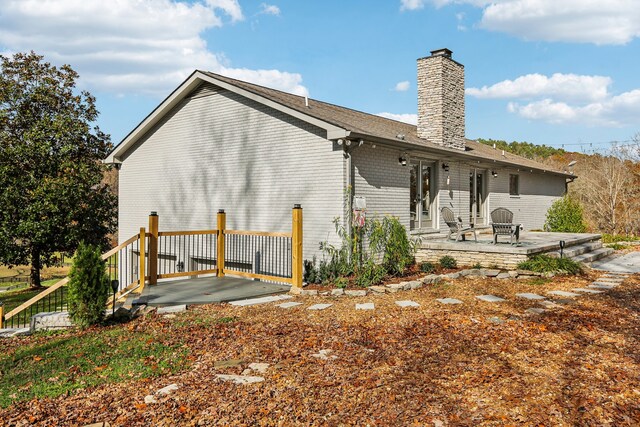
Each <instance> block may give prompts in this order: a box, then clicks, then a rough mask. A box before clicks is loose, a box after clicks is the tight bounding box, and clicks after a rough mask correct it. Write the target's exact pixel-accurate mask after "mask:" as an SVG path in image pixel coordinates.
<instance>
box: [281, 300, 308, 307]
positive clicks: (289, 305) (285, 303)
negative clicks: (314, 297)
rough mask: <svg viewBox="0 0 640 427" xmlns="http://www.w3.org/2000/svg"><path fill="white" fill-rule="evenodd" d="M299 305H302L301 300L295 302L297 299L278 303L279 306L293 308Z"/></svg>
mask: <svg viewBox="0 0 640 427" xmlns="http://www.w3.org/2000/svg"><path fill="white" fill-rule="evenodd" d="M298 305H302V303H301V302H295V301H289V302H283V303H282V304H278V307H280V308H291V307H296V306H298Z"/></svg>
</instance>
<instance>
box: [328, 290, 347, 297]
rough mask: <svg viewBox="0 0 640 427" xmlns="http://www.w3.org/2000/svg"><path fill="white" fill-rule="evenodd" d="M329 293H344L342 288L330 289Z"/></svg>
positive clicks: (336, 294) (335, 294) (335, 295)
mask: <svg viewBox="0 0 640 427" xmlns="http://www.w3.org/2000/svg"><path fill="white" fill-rule="evenodd" d="M331 295H332V296H334V297H339V296H340V295H344V289H341V288H338V289H331Z"/></svg>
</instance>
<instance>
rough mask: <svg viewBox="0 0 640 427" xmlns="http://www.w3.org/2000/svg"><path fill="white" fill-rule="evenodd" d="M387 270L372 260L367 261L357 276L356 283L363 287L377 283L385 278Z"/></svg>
mask: <svg viewBox="0 0 640 427" xmlns="http://www.w3.org/2000/svg"><path fill="white" fill-rule="evenodd" d="M385 274H386V271H385V269H384V267H383V266H382V265H379V264H376V263H375V262H373V261H372V260H368V261H367V262H365V263H364V264H363V265H362V267H361V268H360V269H359V270H358V273H357V274H356V276H355V279H356V280H355V282H356V285H358V286H361V287H363V288H366V287H369V286H371V285H376V284H378V283H380V282H381V281H382V279H384V276H385Z"/></svg>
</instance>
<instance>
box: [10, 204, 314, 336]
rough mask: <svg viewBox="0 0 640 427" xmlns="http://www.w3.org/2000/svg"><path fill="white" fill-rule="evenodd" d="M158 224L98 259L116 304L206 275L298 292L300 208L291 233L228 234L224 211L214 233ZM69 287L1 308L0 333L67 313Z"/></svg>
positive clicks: (154, 217)
mask: <svg viewBox="0 0 640 427" xmlns="http://www.w3.org/2000/svg"><path fill="white" fill-rule="evenodd" d="M158 222H159V221H158V215H157V214H156V213H155V212H152V213H151V215H150V216H149V232H147V230H146V229H145V228H144V227H142V228H140V233H138V234H136V235H134V236H132V237H131V238H129V239H127V240H126V241H124V242H122V243H121V244H120V245H118V246H116V247H115V248H113V249H111V250H110V251H108V252H106V253H105V254H103V255H102V259H103V260H104V261H105V265H106V269H107V274H108V275H109V278H110V279H111V280H112V281H115V280H117V283H118V287H117V290H116V292H115V299H116V300H119V299H122V298H124V297H125V296H127V295H129V294H130V293H131V292H137V293H142V291H143V290H144V287H145V285H146V284H147V283H148V284H149V285H155V284H157V281H158V279H169V278H176V277H193V276H198V275H206V274H216V275H217V276H225V275H226V274H230V275H235V276H241V277H246V278H253V279H258V280H267V281H274V282H281V283H288V284H291V285H292V286H294V287H297V288H301V287H302V208H301V207H300V205H295V206H294V208H293V212H292V226H291V232H290V233H289V232H265V231H244V230H227V229H226V213H225V212H224V210H220V211H218V215H217V228H216V229H214V230H196V231H162V232H160V231H158ZM68 281H69V279H68V278H64V279H62V280H60V281H59V282H57V283H56V284H54V285H53V286H50V287H48V288H47V289H46V290H44V291H42V292H41V293H39V294H38V295H36V296H34V297H33V298H31V299H30V300H28V301H26V302H25V303H23V304H21V305H20V306H19V307H16V308H15V309H13V310H11V311H10V312H9V313H7V314H6V315H3V309H2V306H0V328H2V327H4V324H11V326H14V325H18V326H21V325H25V324H28V323H29V321H30V318H31V316H32V315H33V314H36V313H38V312H41V311H59V310H60V309H64V308H66V298H65V295H64V287H65V286H66V285H67V282H68ZM52 297H53V305H52V303H51V298H52ZM109 300H110V303H111V301H112V299H111V298H110V299H109ZM45 301H46V303H45ZM39 307H40V308H42V310H41V311H38V310H39Z"/></svg>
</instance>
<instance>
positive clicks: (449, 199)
mask: <svg viewBox="0 0 640 427" xmlns="http://www.w3.org/2000/svg"><path fill="white" fill-rule="evenodd" d="M443 163H446V164H447V165H449V171H445V170H443V169H442V164H443ZM436 168H437V169H438V172H439V174H438V180H437V181H436V182H437V183H438V188H439V189H440V191H439V206H438V210H439V209H442V208H444V207H447V208H449V209H451V210H452V211H453V212H454V213H455V215H456V217H458V216H459V217H460V218H462V221H463V222H464V223H465V224H468V223H469V172H470V171H471V170H472V169H471V168H470V167H469V166H467V165H466V164H464V163H461V162H454V161H446V162H438V163H437V164H436ZM447 177H448V178H449V184H447ZM438 214H439V212H438ZM439 217H440V230H444V231H448V230H449V227H447V224H445V222H444V220H443V219H442V215H440V216H439Z"/></svg>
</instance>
